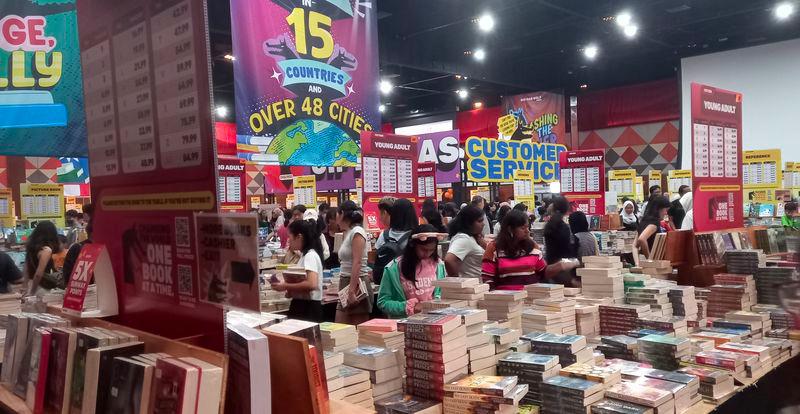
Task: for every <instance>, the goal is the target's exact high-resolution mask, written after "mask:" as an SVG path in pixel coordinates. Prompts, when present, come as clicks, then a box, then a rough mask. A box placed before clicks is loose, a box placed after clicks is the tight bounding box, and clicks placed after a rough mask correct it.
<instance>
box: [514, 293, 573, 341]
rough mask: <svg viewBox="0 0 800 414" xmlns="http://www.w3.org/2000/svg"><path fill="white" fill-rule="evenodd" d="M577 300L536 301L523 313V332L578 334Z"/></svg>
mask: <svg viewBox="0 0 800 414" xmlns="http://www.w3.org/2000/svg"><path fill="white" fill-rule="evenodd" d="M575 305H576V301H575V299H570V298H560V299H534V300H533V305H531V306H530V307H529V308H526V309H525V310H523V311H522V331H523V332H524V333H529V332H549V333H554V334H576V333H577V332H578V330H577V326H576V324H575V323H576V319H575Z"/></svg>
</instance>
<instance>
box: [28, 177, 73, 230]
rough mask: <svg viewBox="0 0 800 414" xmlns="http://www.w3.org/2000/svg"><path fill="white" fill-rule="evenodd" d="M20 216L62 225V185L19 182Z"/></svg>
mask: <svg viewBox="0 0 800 414" xmlns="http://www.w3.org/2000/svg"><path fill="white" fill-rule="evenodd" d="M19 187H20V191H19V194H20V197H19V198H20V203H21V206H20V207H21V208H20V218H21V219H22V220H30V221H39V220H50V221H52V222H54V223H55V224H56V226H58V227H64V187H63V186H61V185H60V184H30V183H24V184H20V186H19Z"/></svg>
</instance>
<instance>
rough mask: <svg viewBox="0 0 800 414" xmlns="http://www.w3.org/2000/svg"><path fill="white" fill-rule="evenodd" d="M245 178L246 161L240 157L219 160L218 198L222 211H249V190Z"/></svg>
mask: <svg viewBox="0 0 800 414" xmlns="http://www.w3.org/2000/svg"><path fill="white" fill-rule="evenodd" d="M244 180H245V172H244V162H242V161H241V160H240V159H238V158H219V159H218V160H217V200H218V201H219V209H220V211H222V212H228V213H244V212H245V211H247V200H246V197H247V190H246V188H245V186H244Z"/></svg>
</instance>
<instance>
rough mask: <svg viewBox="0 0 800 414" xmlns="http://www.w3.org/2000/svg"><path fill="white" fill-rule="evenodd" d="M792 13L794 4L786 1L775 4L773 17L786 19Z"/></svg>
mask: <svg viewBox="0 0 800 414" xmlns="http://www.w3.org/2000/svg"><path fill="white" fill-rule="evenodd" d="M793 14H794V4H792V3H790V2H788V1H786V2H783V3H780V4H778V5H777V6H775V17H777V18H778V20H786V19H788V18H789V17H791V15H793Z"/></svg>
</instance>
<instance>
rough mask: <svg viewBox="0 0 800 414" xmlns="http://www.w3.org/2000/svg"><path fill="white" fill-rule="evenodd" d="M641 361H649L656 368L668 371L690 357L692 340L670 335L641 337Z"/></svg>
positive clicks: (674, 368)
mask: <svg viewBox="0 0 800 414" xmlns="http://www.w3.org/2000/svg"><path fill="white" fill-rule="evenodd" d="M638 341H639V361H642V362H647V363H649V364H651V365H653V367H654V368H657V369H663V370H668V371H673V370H676V369H678V368H679V367H680V362H681V360H682V359H688V357H689V356H690V354H689V352H690V351H691V341H690V340H689V339H686V338H676V337H674V336H669V335H647V336H645V337H642V338H639V339H638Z"/></svg>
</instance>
